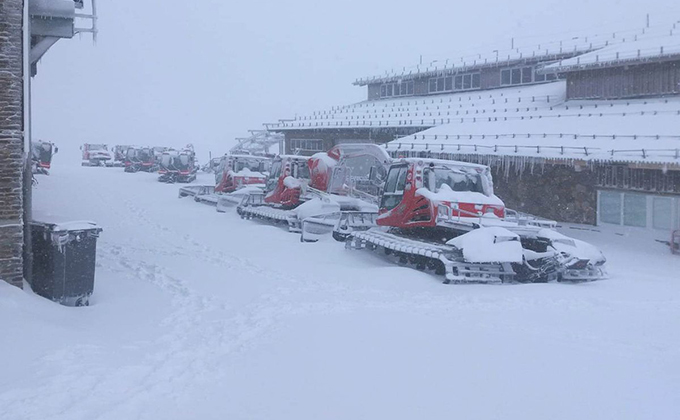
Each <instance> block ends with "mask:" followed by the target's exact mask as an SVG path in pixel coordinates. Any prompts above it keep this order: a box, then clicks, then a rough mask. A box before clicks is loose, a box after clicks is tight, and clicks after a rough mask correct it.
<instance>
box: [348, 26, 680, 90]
mask: <svg viewBox="0 0 680 420" xmlns="http://www.w3.org/2000/svg"><path fill="white" fill-rule="evenodd" d="M671 28H672V26H669V25H660V26H657V27H652V28H644V29H642V28H640V29H629V30H623V31H616V32H608V33H599V34H590V35H588V34H580V36H574V37H570V38H567V39H558V40H552V41H548V42H542V43H532V44H530V45H524V46H519V47H517V48H512V49H506V48H499V49H495V50H489V52H488V53H479V52H477V51H475V53H474V54H468V55H464V56H460V57H457V58H449V59H445V60H441V59H440V60H435V61H431V62H430V63H429V64H420V65H417V66H411V67H402V68H400V69H396V70H395V69H392V70H390V71H386V72H385V73H384V74H382V75H375V76H369V77H364V78H359V79H357V80H355V81H354V83H353V84H354V85H358V86H365V85H368V84H373V83H387V82H395V81H400V80H408V79H415V78H423V77H431V76H437V75H441V74H449V73H457V72H461V71H470V70H475V69H479V68H483V67H498V66H510V65H513V64H515V63H516V62H541V61H544V62H545V61H551V60H560V59H564V58H570V57H573V56H575V55H578V54H584V53H587V52H589V51H593V50H596V49H600V48H604V47H607V46H609V45H611V44H612V43H618V42H621V41H622V40H630V39H637V38H636V37H644V36H646V35H649V34H657V35H658V34H660V33H666V34H667V33H668V32H669V30H671ZM673 29H674V28H673Z"/></svg>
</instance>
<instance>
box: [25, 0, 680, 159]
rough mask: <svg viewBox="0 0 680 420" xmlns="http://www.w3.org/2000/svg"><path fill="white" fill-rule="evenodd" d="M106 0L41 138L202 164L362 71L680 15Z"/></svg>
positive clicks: (54, 91)
mask: <svg viewBox="0 0 680 420" xmlns="http://www.w3.org/2000/svg"><path fill="white" fill-rule="evenodd" d="M234 3H235V2H226V1H222V0H208V1H201V2H186V1H182V2H180V1H175V2H173V1H160V0H145V1H143V2H134V3H130V2H121V1H117V2H113V1H110V0H108V1H107V0H100V2H98V8H99V36H98V40H97V43H96V44H93V43H92V40H91V37H89V36H87V35H83V36H80V37H76V38H75V39H73V40H70V41H69V40H62V41H59V42H58V43H57V44H56V45H55V46H54V47H53V48H52V49H51V50H50V51H49V52H48V53H47V54H46V56H45V57H44V58H43V59H42V61H41V62H40V63H39V65H38V74H37V76H36V77H35V78H34V79H33V136H34V138H37V139H45V140H50V141H53V142H55V143H56V144H57V145H58V146H59V147H60V148H61V151H62V152H61V153H60V157H61V158H65V157H66V156H63V155H64V154H67V156H71V157H73V158H75V159H78V157H77V146H78V145H80V144H82V143H85V142H94V143H108V144H139V145H142V144H148V145H169V146H182V145H185V144H187V143H193V144H194V145H195V147H196V149H197V152H198V153H199V157H200V158H202V159H204V158H205V157H206V156H207V152H208V151H212V153H213V154H222V153H224V152H226V151H227V150H228V149H229V148H230V147H231V146H232V145H233V144H234V138H236V137H243V136H245V135H246V134H247V130H249V129H261V128H262V123H265V122H275V121H277V120H278V119H280V118H291V117H294V116H295V115H296V114H297V113H306V112H311V111H314V110H319V109H324V108H326V107H330V106H334V105H342V104H348V103H352V102H357V101H361V100H363V99H364V98H365V94H366V93H365V88H360V87H356V86H352V84H351V83H352V82H353V81H354V80H355V79H356V78H358V77H365V76H369V75H374V74H381V73H384V72H385V71H386V70H390V69H392V68H400V67H402V66H411V65H415V64H418V62H419V61H420V60H421V56H422V59H423V62H430V61H432V60H436V59H442V60H443V59H446V58H448V57H451V58H453V57H458V56H460V55H464V54H466V53H470V52H475V51H480V52H489V51H493V50H494V49H508V48H509V47H510V40H511V38H514V39H515V45H516V46H521V45H528V44H534V43H535V44H538V43H540V42H545V41H551V40H559V39H569V38H571V37H573V36H578V35H588V34H597V33H603V32H610V31H615V30H625V29H632V28H641V27H643V26H644V25H645V21H646V14H647V13H649V15H650V20H651V24H652V26H654V25H659V24H668V23H670V22H673V21H676V20H678V17H679V16H680V4H671V2H669V1H667V0H660V1H659V0H655V1H648V2H644V3H643V2H639V1H633V0H621V1H597V2H594V1H592V0H590V1H588V0H572V1H569V2H564V1H557V0H546V1H541V2H538V1H524V2H518V1H516V2H508V1H499V0H481V1H476V2H468V3H464V6H462V7H461V3H462V2H452V1H423V2H419V3H414V2H407V1H357V0H346V1H338V2H334V3H332V2H317V1H311V0H302V1H292V2H280V1H252V2H239V4H234Z"/></svg>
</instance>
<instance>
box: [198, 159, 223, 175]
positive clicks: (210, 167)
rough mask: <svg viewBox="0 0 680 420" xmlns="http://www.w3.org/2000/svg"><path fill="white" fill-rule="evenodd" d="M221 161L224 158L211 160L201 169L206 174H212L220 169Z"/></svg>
mask: <svg viewBox="0 0 680 420" xmlns="http://www.w3.org/2000/svg"><path fill="white" fill-rule="evenodd" d="M221 160H222V158H219V157H216V158H211V159H210V160H209V161H208V163H206V164H205V165H203V166H202V167H201V170H202V171H203V172H205V173H208V174H212V173H214V172H216V171H217V168H219V166H220V162H221Z"/></svg>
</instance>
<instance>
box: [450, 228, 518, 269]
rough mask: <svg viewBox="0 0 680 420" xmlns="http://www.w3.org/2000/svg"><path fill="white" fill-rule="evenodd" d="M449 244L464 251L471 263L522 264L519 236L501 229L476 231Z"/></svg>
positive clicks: (452, 240) (454, 239)
mask: <svg viewBox="0 0 680 420" xmlns="http://www.w3.org/2000/svg"><path fill="white" fill-rule="evenodd" d="M447 244H448V245H452V246H455V247H456V248H460V249H462V250H463V256H464V257H465V259H466V260H468V261H470V262H476V263H484V262H517V263H519V262H522V244H521V242H520V241H519V235H517V234H516V233H512V232H510V231H509V230H507V229H504V228H500V227H488V228H480V229H475V230H473V231H471V232H468V233H466V234H464V235H461V236H458V237H456V238H453V239H451V240H450V241H448V242H447Z"/></svg>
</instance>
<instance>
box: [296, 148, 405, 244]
mask: <svg viewBox="0 0 680 420" xmlns="http://www.w3.org/2000/svg"><path fill="white" fill-rule="evenodd" d="M391 162H392V158H390V156H389V155H388V154H387V152H386V151H385V149H384V148H382V147H380V146H378V145H376V144H372V143H368V144H361V143H358V144H357V143H349V144H339V145H336V146H334V147H333V148H332V149H331V150H329V151H328V152H327V153H317V154H315V155H313V156H312V157H311V158H310V159H309V168H310V178H311V183H310V185H309V190H310V191H312V192H315V193H316V195H317V196H320V197H324V198H327V199H329V200H331V201H333V202H336V203H337V204H338V205H339V208H340V211H339V213H337V212H335V213H330V214H326V215H318V216H313V217H308V218H306V219H304V220H303V221H302V240H303V241H314V240H316V239H318V237H319V236H320V235H323V234H325V233H327V232H328V231H329V228H330V229H332V231H333V237H334V238H335V239H336V240H339V241H344V240H345V239H346V238H347V236H348V235H349V233H350V232H353V231H356V230H366V229H369V228H371V227H373V226H375V224H376V217H377V216H378V206H377V204H378V199H379V194H380V188H381V186H382V184H383V183H384V180H385V176H386V175H387V169H388V168H389V165H390V163H391ZM338 216H339V218H338Z"/></svg>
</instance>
